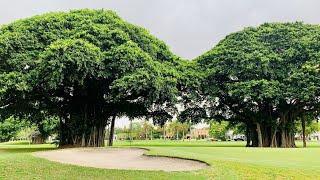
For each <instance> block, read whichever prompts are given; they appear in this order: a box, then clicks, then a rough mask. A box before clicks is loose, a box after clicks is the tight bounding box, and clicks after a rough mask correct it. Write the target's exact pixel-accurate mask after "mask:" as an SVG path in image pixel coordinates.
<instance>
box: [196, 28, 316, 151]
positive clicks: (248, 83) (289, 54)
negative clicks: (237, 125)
mask: <svg viewBox="0 0 320 180" xmlns="http://www.w3.org/2000/svg"><path fill="white" fill-rule="evenodd" d="M319 34H320V29H319V26H318V25H308V24H303V23H299V22H298V23H266V24H263V25H261V26H259V27H257V28H246V29H244V30H242V31H239V32H236V33H232V34H230V35H228V36H227V37H226V38H225V39H224V40H222V41H221V42H219V44H218V45H217V46H215V47H214V48H213V49H212V50H210V51H209V52H207V53H205V54H204V55H202V56H200V57H199V58H197V59H196V61H197V62H198V66H199V69H200V70H201V71H205V76H204V79H203V81H202V82H203V83H202V87H203V89H204V91H203V94H204V95H205V96H207V99H208V103H207V105H208V107H209V108H208V109H209V111H210V113H211V116H214V117H215V118H221V119H228V120H230V121H238V122H244V123H246V125H247V128H248V130H247V132H248V134H247V136H248V138H250V139H251V140H252V142H251V145H252V146H273V147H277V146H281V147H294V146H295V144H294V132H293V130H294V121H296V120H297V119H298V118H299V117H301V116H304V115H305V114H306V113H309V112H317V111H318V109H319V95H320V94H319V93H320V91H319V90H320V76H319V70H320V69H319V63H320V62H319V45H320V43H319V41H318V40H319ZM256 130H257V131H256Z"/></svg>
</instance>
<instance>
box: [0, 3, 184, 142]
mask: <svg viewBox="0 0 320 180" xmlns="http://www.w3.org/2000/svg"><path fill="white" fill-rule="evenodd" d="M178 64H180V60H179V59H178V58H177V57H176V56H174V55H173V54H172V53H171V52H170V51H169V49H168V47H167V46H166V45H165V44H164V42H162V41H160V40H158V39H156V38H155V37H153V36H152V35H151V34H150V33H149V32H148V31H146V30H145V29H143V28H140V27H137V26H135V25H132V24H130V23H127V22H125V21H123V20H122V19H121V18H120V17H119V16H117V15H116V14H115V13H114V12H112V11H106V10H88V9H84V10H75V11H70V12H57V13H48V14H44V15H41V16H34V17H31V18H28V19H23V20H18V21H16V22H14V23H11V24H8V25H4V26H2V27H1V28H0V85H1V88H0V99H1V101H0V106H1V107H5V108H3V109H2V110H3V113H1V115H3V114H5V113H6V114H9V115H11V114H15V115H17V114H18V115H19V116H24V117H26V118H27V119H30V120H32V121H33V122H35V123H37V124H41V121H43V120H45V119H46V118H47V117H51V116H58V117H60V118H61V121H62V122H63V124H61V127H62V128H63V129H64V131H66V133H65V134H62V135H61V138H62V139H64V140H65V141H66V142H65V143H66V144H68V143H70V142H74V140H75V139H76V140H77V141H78V142H76V143H81V142H82V141H80V139H81V138H82V137H83V136H84V137H85V139H86V140H87V141H86V143H89V142H92V141H90V139H91V137H90V136H91V135H94V134H95V135H96V134H101V133H96V132H93V131H96V130H97V129H102V130H103V129H104V128H103V127H104V126H105V125H106V124H107V122H108V120H110V119H111V116H124V115H125V116H129V117H132V118H134V117H141V116H148V115H150V113H151V112H152V111H170V112H172V111H173V109H174V108H173V106H174V102H175V101H176V95H177V94H178V81H177V78H178V77H179V73H178V72H177V69H176V68H175V65H177V66H178ZM155 104H157V107H156V108H154V105H155ZM162 105H163V106H162ZM30 117H32V118H30ZM67 131H70V133H68V132H67ZM102 134H103V133H102ZM65 136H72V137H65ZM94 139H101V138H94ZM94 143H95V142H94Z"/></svg>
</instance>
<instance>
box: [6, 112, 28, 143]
mask: <svg viewBox="0 0 320 180" xmlns="http://www.w3.org/2000/svg"><path fill="white" fill-rule="evenodd" d="M27 126H28V124H27V123H26V122H25V121H20V120H19V119H16V118H14V117H12V116H11V117H9V118H7V119H6V120H4V121H3V122H0V142H6V141H9V140H11V139H13V138H15V137H17V134H18V132H19V131H20V130H21V129H22V128H24V127H27Z"/></svg>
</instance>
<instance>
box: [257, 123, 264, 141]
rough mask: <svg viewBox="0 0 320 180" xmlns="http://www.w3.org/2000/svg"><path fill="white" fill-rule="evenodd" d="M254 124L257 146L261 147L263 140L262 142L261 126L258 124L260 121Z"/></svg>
mask: <svg viewBox="0 0 320 180" xmlns="http://www.w3.org/2000/svg"><path fill="white" fill-rule="evenodd" d="M256 125H257V133H258V147H262V145H263V142H262V133H261V126H260V123H256Z"/></svg>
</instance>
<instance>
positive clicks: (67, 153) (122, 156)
mask: <svg viewBox="0 0 320 180" xmlns="http://www.w3.org/2000/svg"><path fill="white" fill-rule="evenodd" d="M145 151H146V150H143V149H134V148H72V149H61V150H54V151H42V152H35V153H34V155H35V156H37V157H41V158H45V159H48V160H51V161H55V162H60V163H66V164H73V165H79V166H86V167H95V168H106V169H132V170H163V171H191V170H198V169H202V168H205V167H207V166H208V165H207V164H205V163H201V162H198V161H192V160H185V159H178V158H169V157H152V156H145V155H143V153H144V152H145Z"/></svg>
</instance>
